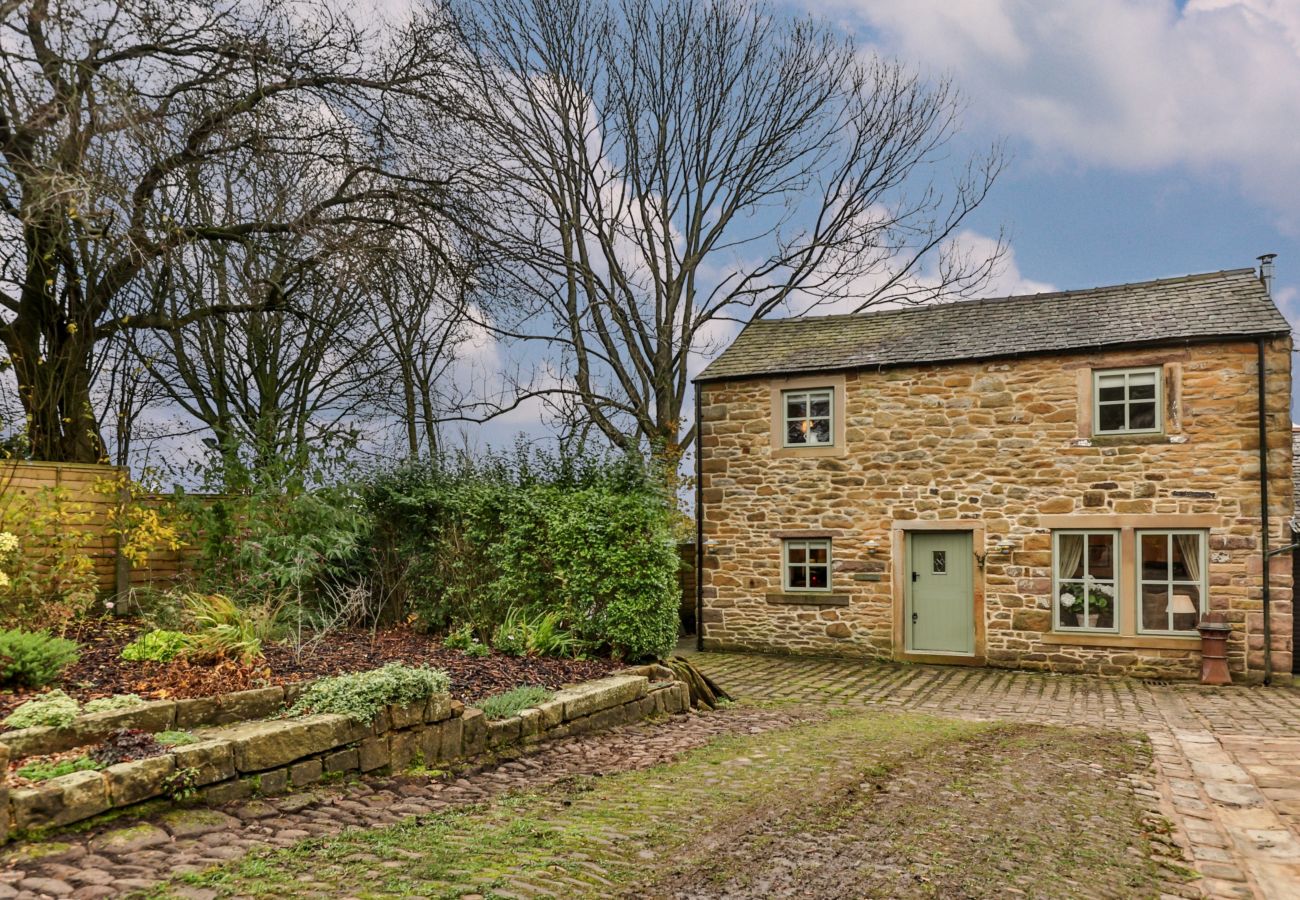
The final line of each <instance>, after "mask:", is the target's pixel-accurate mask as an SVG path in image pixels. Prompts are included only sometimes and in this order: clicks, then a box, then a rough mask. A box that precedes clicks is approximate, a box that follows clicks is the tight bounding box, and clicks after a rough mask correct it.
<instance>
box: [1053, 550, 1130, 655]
mask: <svg viewBox="0 0 1300 900" xmlns="http://www.w3.org/2000/svg"><path fill="white" fill-rule="evenodd" d="M1119 593H1120V592H1119V532H1117V531H1054V532H1052V597H1053V602H1052V624H1053V627H1054V628H1056V629H1057V630H1059V631H1104V632H1114V631H1116V630H1117V629H1118V624H1119V610H1118V606H1119Z"/></svg>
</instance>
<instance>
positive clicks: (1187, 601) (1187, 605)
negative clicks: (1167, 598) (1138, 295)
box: [1170, 594, 1197, 616]
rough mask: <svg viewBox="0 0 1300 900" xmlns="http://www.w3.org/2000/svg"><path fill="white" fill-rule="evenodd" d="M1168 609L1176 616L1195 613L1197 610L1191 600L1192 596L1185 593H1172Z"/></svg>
mask: <svg viewBox="0 0 1300 900" xmlns="http://www.w3.org/2000/svg"><path fill="white" fill-rule="evenodd" d="M1170 609H1171V610H1172V611H1173V613H1174V615H1176V616H1185V615H1187V614H1189V613H1190V614H1191V615H1196V612H1197V610H1196V604H1195V603H1193V602H1192V598H1191V597H1190V596H1188V595H1187V594H1174V596H1173V600H1172V602H1171V603H1170Z"/></svg>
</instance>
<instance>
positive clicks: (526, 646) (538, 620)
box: [492, 609, 578, 656]
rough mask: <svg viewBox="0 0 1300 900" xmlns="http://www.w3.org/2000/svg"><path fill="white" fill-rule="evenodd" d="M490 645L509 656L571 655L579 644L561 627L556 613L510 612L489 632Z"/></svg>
mask: <svg viewBox="0 0 1300 900" xmlns="http://www.w3.org/2000/svg"><path fill="white" fill-rule="evenodd" d="M492 646H493V647H494V648H495V649H497V650H500V651H501V652H502V653H506V654H509V655H510V656H572V655H573V652H574V650H575V649H576V647H577V646H578V641H577V640H576V639H575V638H574V637H573V636H572V635H570V634H569V633H567V632H566V631H565V630H564V629H563V628H561V627H560V616H559V613H554V612H547V613H541V614H540V615H536V616H529V614H528V613H527V612H525V611H524V610H522V609H512V610H510V612H508V613H507V614H506V618H505V621H504V622H502V623H501V624H500V625H498V626H497V627H496V631H494V632H493V633H492Z"/></svg>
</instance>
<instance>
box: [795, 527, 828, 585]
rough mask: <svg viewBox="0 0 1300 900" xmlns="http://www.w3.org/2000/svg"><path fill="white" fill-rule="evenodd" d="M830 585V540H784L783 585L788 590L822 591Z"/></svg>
mask: <svg viewBox="0 0 1300 900" xmlns="http://www.w3.org/2000/svg"><path fill="white" fill-rule="evenodd" d="M830 586H831V542H830V541H829V540H824V539H817V540H788V541H786V542H785V587H786V590H790V591H822V590H827V589H829V588H830Z"/></svg>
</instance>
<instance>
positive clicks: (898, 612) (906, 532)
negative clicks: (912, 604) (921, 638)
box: [890, 520, 988, 666]
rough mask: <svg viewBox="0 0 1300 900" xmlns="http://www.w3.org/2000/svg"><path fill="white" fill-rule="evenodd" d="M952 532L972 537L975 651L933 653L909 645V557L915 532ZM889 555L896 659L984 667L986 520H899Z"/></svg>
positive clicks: (891, 533)
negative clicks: (966, 652)
mask: <svg viewBox="0 0 1300 900" xmlns="http://www.w3.org/2000/svg"><path fill="white" fill-rule="evenodd" d="M919 531H924V532H934V531H951V532H965V533H968V534H970V536H971V560H970V565H971V594H972V602H971V619H972V623H973V625H974V629H975V651H974V652H973V653H970V654H965V653H934V652H928V651H918V650H910V649H908V646H907V628H906V624H905V619H906V616H907V607H908V596H909V593H910V592H909V591H908V585H907V582H908V573H907V560H908V553H909V551H910V549H911V546H910V543H911V539H910V534H912V533H913V532H919ZM890 538H891V541H890V544H891V547H890V558H891V562H892V565H891V571H892V573H893V577H892V578H891V579H890V581H891V588H892V593H893V600H894V641H893V646H894V654H893V655H894V659H896V660H900V661H902V662H919V663H941V664H945V665H955V666H982V665H984V664H985V650H984V636H985V634H984V629H985V622H984V567H983V566H981V565H980V560H981V559H983V558H986V557H987V553H988V551H987V548H986V545H985V533H984V523H983V522H972V521H962V520H957V521H951V520H949V521H939V522H921V521H916V520H902V521H898V520H896V521H895V522H894V523H893V527H892V529H891V532H890Z"/></svg>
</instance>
